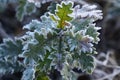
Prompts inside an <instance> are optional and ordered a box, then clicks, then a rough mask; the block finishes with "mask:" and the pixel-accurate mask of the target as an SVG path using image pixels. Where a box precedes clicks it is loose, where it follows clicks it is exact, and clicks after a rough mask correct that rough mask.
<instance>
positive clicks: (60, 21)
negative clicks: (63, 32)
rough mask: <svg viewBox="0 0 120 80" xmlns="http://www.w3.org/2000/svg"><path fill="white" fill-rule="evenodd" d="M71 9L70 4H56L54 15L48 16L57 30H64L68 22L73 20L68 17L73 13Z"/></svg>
mask: <svg viewBox="0 0 120 80" xmlns="http://www.w3.org/2000/svg"><path fill="white" fill-rule="evenodd" d="M72 7H73V3H72V2H68V3H65V2H62V3H61V4H60V5H59V4H57V7H56V11H55V15H53V14H50V17H51V18H52V20H53V21H55V22H57V28H60V29H64V27H65V26H66V25H67V24H69V21H71V20H72V19H73V17H71V16H70V14H72V12H73V10H72Z"/></svg>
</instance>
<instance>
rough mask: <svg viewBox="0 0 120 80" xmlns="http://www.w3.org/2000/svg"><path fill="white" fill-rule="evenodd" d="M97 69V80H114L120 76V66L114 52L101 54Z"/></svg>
mask: <svg viewBox="0 0 120 80" xmlns="http://www.w3.org/2000/svg"><path fill="white" fill-rule="evenodd" d="M95 62H96V64H97V67H96V69H95V70H94V73H93V79H95V80H114V79H115V77H116V76H117V75H119V74H120V66H118V64H117V62H116V60H115V53H114V51H108V52H107V54H105V53H100V54H99V55H98V56H97V57H96V58H95Z"/></svg>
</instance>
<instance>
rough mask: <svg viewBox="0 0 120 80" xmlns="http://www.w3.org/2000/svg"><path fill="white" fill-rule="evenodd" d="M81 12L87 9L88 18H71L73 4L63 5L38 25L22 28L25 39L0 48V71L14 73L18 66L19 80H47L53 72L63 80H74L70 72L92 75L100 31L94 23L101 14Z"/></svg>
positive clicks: (31, 24)
mask: <svg viewBox="0 0 120 80" xmlns="http://www.w3.org/2000/svg"><path fill="white" fill-rule="evenodd" d="M82 9H86V12H87V14H88V15H86V16H87V17H85V16H84V17H81V18H80V16H82V15H76V16H74V15H75V14H76V8H73V2H70V1H62V2H61V4H57V5H56V10H55V12H54V14H52V13H46V14H45V15H43V16H42V17H41V21H38V20H32V21H31V22H30V23H29V24H27V25H25V26H24V29H27V30H28V31H27V32H26V34H25V35H24V36H22V37H20V38H19V39H18V38H16V39H15V40H14V42H13V41H11V40H9V39H7V40H5V41H4V43H3V44H0V71H1V72H3V71H4V72H8V71H16V68H17V69H18V66H19V67H20V68H19V69H20V70H23V71H24V72H23V76H22V80H33V79H35V80H49V77H48V75H49V74H50V73H49V72H50V71H51V70H52V69H57V70H58V71H60V73H61V75H62V80H76V78H75V72H74V71H73V68H78V69H82V71H83V72H84V71H86V72H87V73H92V71H93V69H94V67H95V63H94V58H93V56H92V55H93V54H96V51H95V48H94V46H93V43H97V42H98V41H99V38H98V35H99V33H98V32H97V30H98V29H99V28H98V27H96V26H95V24H94V21H95V20H97V19H99V16H100V15H101V14H100V15H99V14H95V15H94V14H91V13H89V11H90V10H91V11H92V10H93V9H91V7H90V9H87V7H85V6H84V7H82V8H79V9H77V11H79V12H82ZM83 12H85V11H83ZM95 12H96V13H100V11H96V10H95V11H94V13H95ZM96 15H98V16H96ZM9 64H10V65H9ZM13 64H14V66H13ZM5 66H6V67H7V68H6V67H5ZM8 67H9V68H8Z"/></svg>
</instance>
